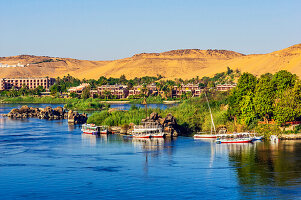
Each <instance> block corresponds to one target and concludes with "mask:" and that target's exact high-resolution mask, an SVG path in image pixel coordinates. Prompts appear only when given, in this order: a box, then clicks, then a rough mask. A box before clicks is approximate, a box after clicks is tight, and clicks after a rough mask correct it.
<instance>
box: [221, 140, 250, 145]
mask: <svg viewBox="0 0 301 200" xmlns="http://www.w3.org/2000/svg"><path fill="white" fill-rule="evenodd" d="M217 142H218V143H221V144H225V143H232V144H233V143H235V144H236V143H251V142H252V139H250V140H229V141H227V140H220V141H217Z"/></svg>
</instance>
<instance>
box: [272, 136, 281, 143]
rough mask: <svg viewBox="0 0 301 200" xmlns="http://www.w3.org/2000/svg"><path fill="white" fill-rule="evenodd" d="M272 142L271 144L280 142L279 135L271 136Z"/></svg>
mask: <svg viewBox="0 0 301 200" xmlns="http://www.w3.org/2000/svg"><path fill="white" fill-rule="evenodd" d="M270 140H271V142H273V143H277V142H278V140H279V138H278V136H277V135H271V136H270Z"/></svg>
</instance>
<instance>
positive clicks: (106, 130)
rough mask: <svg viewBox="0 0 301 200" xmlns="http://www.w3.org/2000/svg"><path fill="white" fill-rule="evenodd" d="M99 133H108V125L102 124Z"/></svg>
mask: <svg viewBox="0 0 301 200" xmlns="http://www.w3.org/2000/svg"><path fill="white" fill-rule="evenodd" d="M99 133H100V134H108V133H109V129H108V127H107V126H102V127H101V130H100V132H99Z"/></svg>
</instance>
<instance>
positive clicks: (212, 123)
mask: <svg viewBox="0 0 301 200" xmlns="http://www.w3.org/2000/svg"><path fill="white" fill-rule="evenodd" d="M205 97H206V100H207V104H208V108H209V112H210V117H211V134H212V126H213V129H214V133H215V134H216V130H215V125H214V121H213V116H212V112H211V108H210V104H209V101H208V98H207V94H206V92H205Z"/></svg>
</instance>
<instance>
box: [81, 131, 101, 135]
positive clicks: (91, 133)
mask: <svg viewBox="0 0 301 200" xmlns="http://www.w3.org/2000/svg"><path fill="white" fill-rule="evenodd" d="M83 133H84V134H88V135H98V133H97V132H90V131H83Z"/></svg>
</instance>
